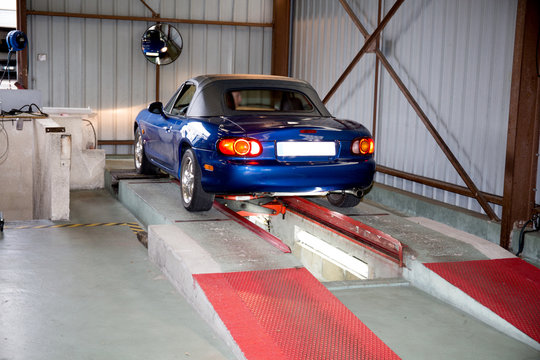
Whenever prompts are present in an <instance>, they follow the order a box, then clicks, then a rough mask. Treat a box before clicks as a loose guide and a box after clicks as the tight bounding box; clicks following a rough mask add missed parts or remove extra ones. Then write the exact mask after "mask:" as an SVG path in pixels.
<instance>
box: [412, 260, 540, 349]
mask: <svg viewBox="0 0 540 360" xmlns="http://www.w3.org/2000/svg"><path fill="white" fill-rule="evenodd" d="M406 263H407V268H405V269H404V271H403V278H404V279H405V280H407V281H409V282H410V283H411V284H412V285H413V286H415V287H417V288H419V289H420V290H422V291H424V292H426V293H428V294H430V295H432V296H434V297H436V298H438V299H440V300H442V301H444V302H446V303H448V304H450V305H452V306H454V307H456V308H458V309H460V310H462V311H464V312H465V313H467V314H469V315H472V316H474V317H475V318H477V319H479V320H481V321H483V322H485V323H486V324H488V325H490V326H492V327H494V328H495V329H497V330H499V331H501V332H503V333H505V334H506V335H508V336H510V337H512V338H514V339H517V340H519V341H521V342H524V343H525V344H527V345H529V346H531V347H533V348H534V349H536V350H540V343H538V342H536V341H535V340H534V339H532V338H531V337H529V336H527V335H525V334H524V333H523V332H521V331H520V330H518V329H517V328H516V327H515V326H513V325H512V324H510V323H509V322H507V321H506V320H504V319H503V318H501V317H500V316H499V315H497V314H495V313H494V312H493V311H491V310H490V309H488V308H487V307H485V306H484V305H482V304H480V303H479V302H478V301H476V300H475V299H473V298H472V297H470V296H469V295H467V294H466V293H464V292H463V291H461V290H460V289H459V288H457V287H455V286H453V285H452V284H450V283H449V282H448V281H446V280H445V279H443V278H442V277H440V276H439V275H437V274H436V273H434V272H433V271H431V270H429V269H428V268H427V267H425V266H424V265H423V264H422V263H420V262H418V261H411V260H410V259H408V260H407V261H406Z"/></svg>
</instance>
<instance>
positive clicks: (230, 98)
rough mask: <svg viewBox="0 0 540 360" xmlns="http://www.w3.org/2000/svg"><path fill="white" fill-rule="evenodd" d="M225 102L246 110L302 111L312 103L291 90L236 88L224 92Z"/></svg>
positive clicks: (229, 105) (240, 109) (232, 106)
mask: <svg viewBox="0 0 540 360" xmlns="http://www.w3.org/2000/svg"><path fill="white" fill-rule="evenodd" d="M225 104H226V106H227V107H228V108H229V109H231V110H236V111H247V112H261V111H263V112H303V111H312V110H313V105H312V103H311V102H310V101H309V99H308V98H307V97H306V96H305V95H304V94H302V93H299V92H296V91H292V90H275V89H238V90H230V91H228V92H226V93H225Z"/></svg>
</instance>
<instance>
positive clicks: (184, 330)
mask: <svg viewBox="0 0 540 360" xmlns="http://www.w3.org/2000/svg"><path fill="white" fill-rule="evenodd" d="M71 214H72V219H71V220H72V221H71V223H98V222H124V221H129V222H133V221H136V219H135V218H134V217H133V216H132V215H131V214H130V213H129V212H128V211H127V210H126V209H125V208H124V207H123V206H122V205H121V204H120V203H119V202H118V201H116V200H115V199H113V198H112V197H111V196H110V195H109V194H108V193H107V192H105V191H103V190H102V191H79V192H73V193H72V196H71ZM27 224H30V225H38V224H47V223H46V222H30V223H24V224H21V223H8V224H6V229H5V230H4V233H3V235H0V359H2V360H8V359H9V360H11V359H56V360H60V359H232V358H233V356H232V353H231V352H230V350H229V349H228V347H227V346H226V345H225V344H224V343H223V342H222V341H221V340H220V339H218V338H216V336H215V335H214V333H213V332H212V330H211V329H210V328H209V327H208V326H207V325H206V323H204V322H203V321H202V320H201V318H200V317H199V316H198V315H197V313H196V312H195V310H194V309H193V308H192V307H191V306H190V305H189V304H188V303H187V302H186V301H185V300H184V298H183V297H182V296H180V295H179V294H178V292H177V291H176V290H175V289H174V288H173V286H172V285H170V284H169V282H168V281H167V280H166V279H165V278H164V277H163V276H162V274H161V273H160V272H159V270H158V269H157V268H155V267H154V266H153V265H152V264H151V263H150V262H149V261H148V256H147V251H146V249H145V248H144V247H143V246H142V245H141V244H140V243H139V242H138V241H137V237H136V235H135V234H134V233H133V232H132V231H131V230H130V229H129V227H127V226H109V227H104V226H100V227H78V228H58V229H54V228H46V229H21V230H17V229H11V227H13V226H17V225H27Z"/></svg>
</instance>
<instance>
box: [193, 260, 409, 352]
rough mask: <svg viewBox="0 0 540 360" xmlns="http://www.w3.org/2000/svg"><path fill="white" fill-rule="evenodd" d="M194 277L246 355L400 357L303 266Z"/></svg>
mask: <svg viewBox="0 0 540 360" xmlns="http://www.w3.org/2000/svg"><path fill="white" fill-rule="evenodd" d="M194 278H195V280H196V281H197V282H198V283H199V285H200V286H201V288H202V289H203V291H204V292H205V294H206V296H207V297H208V299H209V300H210V302H211V303H212V305H213V306H214V309H215V310H216V312H217V313H218V315H219V316H220V318H221V319H222V321H223V322H224V323H225V325H226V326H227V328H228V330H229V331H230V333H231V335H232V336H233V337H234V339H235V341H236V343H237V344H238V346H239V347H240V349H241V350H242V351H243V352H244V355H245V356H246V358H247V359H299V360H300V359H302V360H303V359H333V360H339V359H355V360H356V359H366V360H367V359H399V357H398V356H397V355H396V354H395V353H394V352H393V351H392V350H391V349H390V348H389V347H388V346H386V345H385V344H384V343H383V342H382V341H381V340H380V339H379V338H378V337H377V336H376V335H375V334H374V333H373V332H372V331H371V330H369V329H368V328H367V327H366V326H365V325H364V324H363V323H362V322H361V321H360V320H359V319H358V318H357V317H356V316H355V315H354V314H353V313H352V312H351V311H350V310H349V309H347V308H346V307H345V306H344V305H343V304H342V303H341V302H340V301H339V300H338V299H337V298H336V297H335V296H334V295H333V294H332V293H330V291H328V290H327V289H326V288H325V287H324V286H323V285H322V284H321V283H320V282H319V281H317V280H316V279H315V278H314V277H313V276H312V275H311V274H310V273H309V272H308V271H307V270H306V269H304V268H293V269H280V270H266V271H252V272H236V273H223V274H199V275H194Z"/></svg>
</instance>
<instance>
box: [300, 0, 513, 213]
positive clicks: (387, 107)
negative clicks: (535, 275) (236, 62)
mask: <svg viewBox="0 0 540 360" xmlns="http://www.w3.org/2000/svg"><path fill="white" fill-rule="evenodd" d="M294 3H295V6H294V17H293V19H294V20H293V47H292V50H293V51H292V65H291V68H292V75H293V76H295V77H299V78H302V79H305V80H307V81H309V82H311V83H312V84H313V85H314V86H315V88H316V89H317V90H318V91H319V94H320V95H321V97H324V96H325V95H326V93H327V92H328V90H329V89H330V87H331V86H333V84H334V83H335V81H336V80H337V79H338V77H339V76H340V75H341V74H342V72H343V70H344V69H345V67H346V66H347V65H348V64H349V63H350V61H351V60H352V58H353V57H354V56H355V55H356V53H357V52H358V50H359V49H360V48H361V46H362V45H363V43H364V38H363V37H362V36H361V33H360V32H359V31H358V30H357V28H356V26H355V25H354V24H353V22H352V21H351V20H350V18H349V16H348V15H347V13H346V12H345V11H344V10H343V8H342V7H341V5H340V4H339V2H337V1H325V0H309V1H308V0H296V1H295V2H294ZM348 3H349V5H350V6H351V8H352V9H353V10H354V12H355V14H356V15H357V16H358V17H359V19H360V20H361V22H362V24H363V25H364V26H365V27H366V28H367V29H368V31H370V32H372V31H373V30H374V29H375V27H376V24H377V4H378V1H377V0H370V1H360V0H349V1H348ZM393 4H394V1H383V7H384V13H383V16H384V14H385V13H387V12H388V10H389V9H390V8H391V7H392V6H393ZM516 8H517V0H497V1H493V0H478V1H468V0H457V1H456V0H408V1H406V2H404V3H403V5H402V6H401V7H400V8H399V10H398V11H397V13H396V14H395V15H394V17H393V18H392V20H391V21H390V22H389V23H388V25H387V27H386V28H385V30H384V31H383V33H382V42H381V50H382V52H383V53H384V54H385V55H386V57H387V58H388V60H389V61H390V63H391V64H392V66H393V67H394V69H395V70H396V72H397V73H398V75H399V76H400V77H401V79H402V80H403V82H404V83H405V84H406V86H407V87H408V88H409V90H410V92H411V93H412V95H413V96H414V97H415V99H416V100H417V101H418V103H419V104H420V106H421V107H422V109H423V110H424V112H425V113H426V114H427V116H428V117H429V118H430V120H431V122H432V123H433V124H434V126H435V127H436V129H437V130H438V131H439V133H440V134H441V136H442V137H443V139H445V141H446V142H447V144H448V145H449V147H450V148H451V149H452V151H453V152H454V154H455V156H456V157H457V158H458V159H459V161H460V162H461V164H462V165H463V167H464V168H465V169H466V171H467V172H468V174H469V175H470V176H471V178H472V179H473V181H474V182H475V183H476V185H477V186H478V187H479V188H480V190H482V191H485V192H488V193H492V194H496V195H502V193H503V182H504V164H505V156H506V155H505V152H506V135H507V126H508V112H509V99H510V83H511V72H512V58H513V39H514V31H515V18H516ZM374 64H375V56H374V55H373V54H366V55H364V57H363V58H362V60H361V61H360V63H359V64H358V65H357V66H356V67H355V69H354V71H353V72H352V73H351V74H350V75H349V77H348V78H347V80H346V81H345V82H344V83H343V85H342V86H341V87H340V88H339V90H338V92H337V93H336V94H335V95H334V96H333V97H332V99H331V100H330V101H329V103H328V104H327V106H328V108H329V110H330V111H331V112H332V113H333V114H334V115H336V116H339V117H344V118H349V119H352V120H355V121H359V122H362V123H363V124H364V125H366V126H367V127H368V128H369V129H371V128H372V114H373V99H374V97H373V96H374V95H373V87H374V81H375V79H374V69H375V67H374ZM376 160H377V163H379V164H381V165H384V166H388V167H391V168H394V169H398V170H403V171H406V172H411V173H414V174H418V175H422V176H427V177H431V178H435V179H439V180H442V181H447V182H450V183H454V184H458V185H464V184H463V182H462V180H461V178H460V177H459V175H458V174H457V172H456V171H455V170H454V168H453V166H452V165H451V164H450V162H449V161H448V160H447V159H446V156H445V155H444V154H443V152H442V151H441V150H440V149H439V147H438V146H437V144H436V143H435V141H434V140H433V138H432V136H431V135H430V134H429V133H428V132H427V130H426V128H425V127H424V125H423V124H422V122H421V121H420V119H419V118H418V116H417V115H416V113H415V112H414V111H413V110H412V108H411V106H410V105H409V103H408V102H407V100H406V99H405V98H404V96H403V94H402V93H401V91H400V90H399V89H398V88H397V86H396V85H395V82H394V81H393V80H392V79H391V77H390V76H389V75H388V73H387V72H386V71H385V70H384V68H383V67H381V77H380V92H379V101H378V118H377V131H376ZM377 181H379V182H382V183H385V184H388V185H391V186H395V187H397V188H400V189H404V190H407V191H412V192H415V193H419V194H422V195H425V196H427V197H430V198H434V199H438V200H442V201H446V202H448V203H450V204H454V205H458V206H462V207H465V208H468V209H472V210H475V211H479V212H481V211H482V210H481V208H480V206H479V205H478V204H477V202H476V200H474V199H470V198H468V197H463V196H458V195H455V194H452V193H448V192H445V191H442V190H438V189H433V188H431V187H426V186H423V185H419V184H416V183H413V182H410V181H405V180H401V179H399V178H395V177H392V176H387V175H384V174H377ZM495 210H496V212H498V213H499V215H500V213H501V209H500V207H496V209H495Z"/></svg>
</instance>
